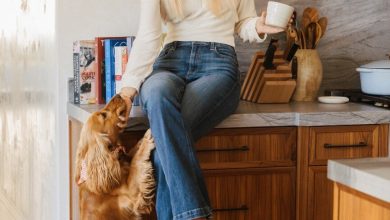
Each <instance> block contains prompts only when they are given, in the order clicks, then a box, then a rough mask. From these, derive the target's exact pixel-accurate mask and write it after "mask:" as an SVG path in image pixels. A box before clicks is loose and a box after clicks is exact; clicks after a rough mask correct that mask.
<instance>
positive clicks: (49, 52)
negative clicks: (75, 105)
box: [0, 0, 58, 220]
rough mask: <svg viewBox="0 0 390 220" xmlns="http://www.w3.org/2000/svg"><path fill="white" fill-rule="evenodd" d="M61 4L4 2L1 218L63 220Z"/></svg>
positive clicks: (0, 15) (0, 14)
mask: <svg viewBox="0 0 390 220" xmlns="http://www.w3.org/2000/svg"><path fill="white" fill-rule="evenodd" d="M56 56H57V53H56V43H55V3H54V1H46V0H1V1H0V126H1V127H0V206H1V205H3V206H6V207H5V208H4V207H3V208H2V209H0V210H7V211H8V212H9V213H2V214H1V215H0V218H1V219H18V220H19V219H37V220H38V219H57V217H55V216H56V213H57V207H56V204H57V195H56V188H55V187H56V184H57V174H56V172H55V171H56V170H57V169H56V166H57V165H56V164H57V163H56V161H55V158H56V157H55V155H56V151H58V149H56V148H55V127H56V124H55V121H56V120H55V110H56V102H57V101H56V100H57V64H58V60H57V58H56Z"/></svg>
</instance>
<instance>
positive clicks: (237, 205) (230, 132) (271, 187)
mask: <svg viewBox="0 0 390 220" xmlns="http://www.w3.org/2000/svg"><path fill="white" fill-rule="evenodd" d="M196 149H197V151H198V158H199V161H200V163H201V167H202V169H203V170H204V175H205V181H206V185H207V188H208V192H209V196H210V200H211V204H212V207H213V208H214V219H216V220H229V219H232V220H236V219H240V220H253V219H259V220H261V219H275V220H293V219H295V188H296V187H295V183H296V128H294V127H283V128H245V129H218V130H215V131H214V132H213V133H212V134H210V135H209V136H207V137H204V138H202V139H201V140H199V141H198V142H197V145H196Z"/></svg>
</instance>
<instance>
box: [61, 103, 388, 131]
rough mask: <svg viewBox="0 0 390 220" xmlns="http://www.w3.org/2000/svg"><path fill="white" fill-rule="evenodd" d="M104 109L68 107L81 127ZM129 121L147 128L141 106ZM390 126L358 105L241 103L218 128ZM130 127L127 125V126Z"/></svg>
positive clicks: (383, 113) (382, 112) (384, 112)
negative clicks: (90, 116) (91, 116)
mask: <svg viewBox="0 0 390 220" xmlns="http://www.w3.org/2000/svg"><path fill="white" fill-rule="evenodd" d="M103 106H104V105H75V104H72V103H68V105H67V113H68V115H69V116H70V117H72V118H74V119H76V120H78V121H80V122H82V123H84V122H85V121H86V120H87V118H88V117H89V115H90V114H91V113H92V112H94V111H97V110H99V109H101V108H103ZM130 117H131V118H132V120H129V121H130V123H132V124H133V125H140V124H146V125H147V119H146V118H145V115H144V114H143V112H142V110H141V107H140V106H133V108H132V110H131V113H130ZM387 123H390V109H385V108H379V107H374V106H370V105H366V104H359V103H351V102H350V103H346V104H322V103H318V102H291V103H288V104H255V103H251V102H246V101H241V102H240V104H239V107H238V108H237V110H236V112H235V113H234V114H232V115H230V116H229V117H228V118H226V119H225V120H224V121H223V122H222V123H221V124H219V125H218V126H217V128H240V127H271V126H327V125H357V124H387ZM129 126H130V125H129Z"/></svg>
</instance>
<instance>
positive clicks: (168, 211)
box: [140, 71, 211, 220]
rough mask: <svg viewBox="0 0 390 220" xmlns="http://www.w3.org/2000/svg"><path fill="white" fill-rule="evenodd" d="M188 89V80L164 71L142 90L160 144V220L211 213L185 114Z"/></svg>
mask: <svg viewBox="0 0 390 220" xmlns="http://www.w3.org/2000/svg"><path fill="white" fill-rule="evenodd" d="M184 88H185V81H184V79H182V78H180V77H179V76H177V75H175V74H173V73H170V72H166V71H164V72H158V73H154V74H153V75H152V76H150V77H149V78H148V79H147V80H146V81H145V83H144V84H143V85H142V88H141V91H140V98H141V102H142V105H143V108H144V110H145V112H146V113H147V116H148V118H149V122H150V127H151V130H152V133H153V137H154V140H155V143H156V151H155V152H154V155H153V159H154V165H155V169H156V172H157V181H158V187H157V205H156V208H157V213H158V218H159V220H171V219H193V218H197V217H204V216H207V215H210V214H211V210H210V206H209V202H208V198H205V197H204V195H205V194H204V192H203V191H204V186H203V184H204V183H203V179H202V174H201V170H200V167H199V163H198V161H197V159H196V155H195V151H194V148H193V143H192V139H191V136H190V134H189V132H188V130H189V129H188V127H186V124H185V123H184V120H183V117H182V113H181V100H182V96H183V93H184ZM206 195H207V194H206ZM169 201H170V204H169ZM172 213H173V218H172Z"/></svg>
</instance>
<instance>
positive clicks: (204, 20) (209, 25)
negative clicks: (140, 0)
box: [161, 0, 238, 46]
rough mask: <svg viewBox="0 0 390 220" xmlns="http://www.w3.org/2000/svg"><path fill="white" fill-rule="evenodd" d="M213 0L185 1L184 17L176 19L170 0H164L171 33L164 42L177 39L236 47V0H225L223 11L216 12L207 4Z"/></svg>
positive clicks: (169, 32) (168, 27)
mask: <svg viewBox="0 0 390 220" xmlns="http://www.w3.org/2000/svg"><path fill="white" fill-rule="evenodd" d="M206 1H209V0H182V3H183V8H182V10H183V18H182V19H175V18H174V17H173V13H170V11H169V10H165V9H166V8H169V5H168V0H161V6H162V10H163V14H166V17H167V18H166V27H167V36H166V39H165V42H164V44H168V43H170V42H173V41H204V42H210V41H213V42H218V43H224V44H228V45H231V46H234V36H233V35H234V27H235V24H236V22H237V20H238V16H237V12H236V10H234V8H233V7H234V6H233V5H235V2H236V1H235V0H221V2H222V3H224V5H223V6H222V7H221V11H220V14H219V15H218V16H216V15H214V14H213V12H211V11H210V10H209V9H208V8H207V5H206ZM228 1H231V2H230V3H229V4H227V2H228Z"/></svg>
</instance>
